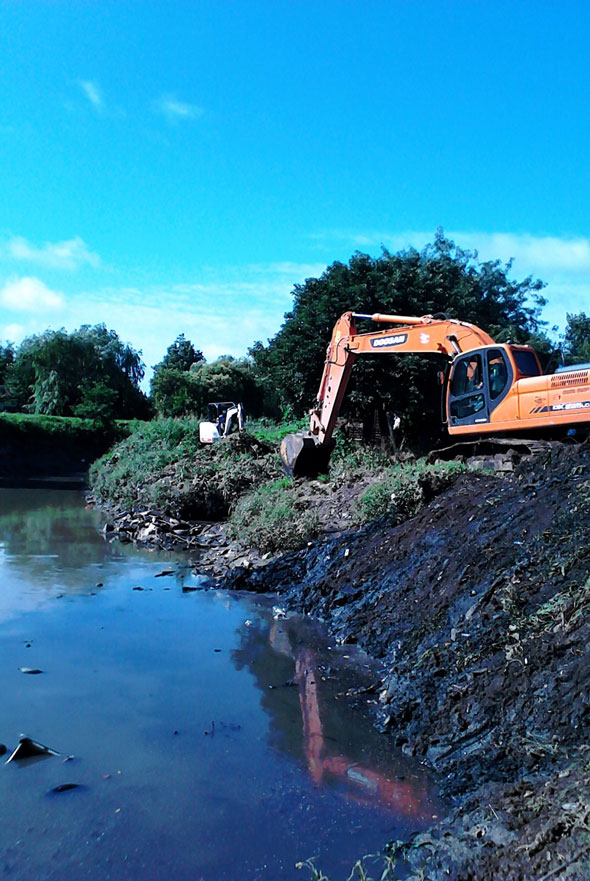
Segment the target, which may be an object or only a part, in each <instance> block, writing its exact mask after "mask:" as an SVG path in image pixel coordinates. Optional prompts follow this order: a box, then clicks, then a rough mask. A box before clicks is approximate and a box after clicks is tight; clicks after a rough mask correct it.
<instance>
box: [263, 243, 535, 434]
mask: <svg viewBox="0 0 590 881" xmlns="http://www.w3.org/2000/svg"><path fill="white" fill-rule="evenodd" d="M510 272H511V263H507V264H502V263H501V262H500V261H498V260H494V261H488V262H485V263H481V262H480V261H479V260H478V257H477V254H476V253H472V252H469V251H465V250H463V249H461V248H459V247H457V246H456V245H455V244H454V243H453V242H452V241H450V240H449V239H447V238H446V237H445V235H444V233H443V232H442V230H438V231H437V233H436V236H435V240H434V242H433V243H432V244H430V245H427V246H426V247H425V248H424V249H423V250H422V251H417V250H415V249H413V248H411V249H409V250H406V251H400V252H399V253H396V254H392V253H390V252H389V251H387V250H386V249H383V251H382V254H381V255H380V256H379V257H376V258H373V257H370V256H369V255H367V254H361V253H356V254H354V255H353V256H352V257H351V259H350V260H349V262H348V264H344V263H340V262H337V263H333V264H332V265H331V266H329V267H328V268H327V269H326V271H325V272H324V273H323V275H322V276H321V277H320V278H310V279H307V280H306V281H305V283H304V284H301V285H296V287H295V289H294V304H293V309H292V310H291V312H289V313H288V314H287V315H286V316H285V321H284V323H283V325H282V327H281V329H280V331H279V332H278V334H277V335H276V336H275V337H274V338H273V339H272V340H270V341H269V343H268V345H267V346H264V345H262V343H257V344H256V345H255V346H254V347H253V348H252V349H251V356H252V358H253V359H254V362H255V365H256V369H257V370H258V371H259V372H260V374H261V376H262V377H264V378H265V381H266V382H267V383H268V384H270V385H271V386H272V387H274V388H275V389H276V393H277V395H278V398H279V402H280V405H281V407H282V408H283V409H284V410H286V411H291V412H293V413H294V414H295V415H297V416H300V415H303V414H304V413H305V412H306V411H307V410H308V409H309V408H310V407H311V406H312V405H313V402H314V400H315V398H316V395H317V391H318V386H319V381H320V377H321V373H322V369H323V364H324V359H325V353H326V346H327V344H328V342H329V340H330V337H331V334H332V328H333V325H334V322H335V321H336V319H337V318H338V317H339V316H340V315H341V314H342V313H343V312H346V311H348V310H352V311H354V312H360V313H366V314H371V313H373V312H384V313H390V314H391V313H393V314H400V315H434V314H437V313H446V314H449V315H450V316H451V317H453V318H457V319H459V320H462V321H468V322H471V323H473V324H476V325H478V326H480V327H482V328H483V329H485V330H487V331H488V332H489V333H490V335H491V336H492V337H494V338H495V339H497V340H498V341H499V342H501V341H503V340H506V339H508V338H510V339H512V340H514V341H515V342H528V341H529V339H531V337H534V338H535V342H536V343H537V344H538V343H539V342H542V344H543V347H544V348H546V349H547V350H548V351H549V350H550V349H551V345H550V343H549V341H548V340H547V338H546V337H545V336H544V334H543V332H542V327H543V322H541V321H540V317H539V316H540V310H541V308H542V306H543V305H544V304H545V300H544V299H543V297H542V296H541V295H540V291H541V290H542V288H543V286H544V285H543V283H542V282H541V281H534V280H533V279H532V278H531V277H528V278H525V279H524V280H523V281H520V282H516V281H513V280H512V279H511V278H510ZM371 326H374V325H370V324H369V323H365V322H359V325H358V327H359V331H363V330H368V329H369V328H370V327H371ZM440 362H441V359H440V358H438V356H430V357H422V356H420V357H418V356H392V357H380V358H374V359H371V358H361V359H359V360H358V361H357V362H356V364H355V368H354V370H353V373H352V379H351V384H350V387H349V392H348V394H347V398H346V403H345V406H346V408H348V411H349V412H350V411H351V410H353V411H354V412H356V413H358V414H359V415H362V414H363V413H366V412H367V411H369V410H372V409H373V408H375V407H377V408H381V409H383V408H386V409H389V410H395V412H397V413H399V414H403V417H404V422H405V427H406V429H409V434H410V435H412V434H413V435H414V436H418V435H420V436H427V437H432V436H433V434H435V433H436V431H437V430H438V422H439V421H438V413H439V396H440V390H439V387H438V386H437V383H436V372H437V370H439V369H440V366H441V363H440Z"/></svg>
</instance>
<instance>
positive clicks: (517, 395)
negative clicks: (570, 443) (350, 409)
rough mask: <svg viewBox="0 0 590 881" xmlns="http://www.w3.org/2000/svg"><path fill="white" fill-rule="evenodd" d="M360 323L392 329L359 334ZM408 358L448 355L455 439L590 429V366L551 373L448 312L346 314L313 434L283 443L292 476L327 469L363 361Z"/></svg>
mask: <svg viewBox="0 0 590 881" xmlns="http://www.w3.org/2000/svg"><path fill="white" fill-rule="evenodd" d="M358 319H364V320H367V319H368V320H371V321H373V322H376V323H378V324H387V325H390V327H389V328H387V329H385V330H376V331H370V332H368V333H357V330H356V324H355V321H356V320H358ZM391 325H394V327H391ZM404 352H406V353H424V354H439V355H443V356H445V358H446V369H445V371H444V372H443V373H442V374H441V383H442V388H443V423H444V427H445V428H446V430H447V432H448V434H449V435H451V436H460V437H461V438H462V439H465V438H470V439H471V438H482V437H497V436H513V437H514V436H519V435H520V436H522V433H526V434H529V435H530V434H532V433H536V434H537V435H538V434H544V435H545V436H547V435H549V436H559V435H560V434H561V435H565V434H567V433H568V432H570V433H572V432H578V433H587V432H588V431H589V430H590V364H579V365H575V366H573V367H561V368H559V369H558V370H557V371H556V372H555V373H554V374H551V375H543V371H542V368H541V364H540V362H539V358H538V356H537V354H536V353H535V351H534V349H532V348H531V347H530V346H520V345H514V344H513V343H495V342H494V340H493V339H492V338H491V337H490V335H489V334H487V333H486V332H485V331H484V330H480V328H478V327H476V326H475V325H473V324H468V323H467V322H465V321H457V320H456V319H453V318H449V317H448V316H446V315H441V314H438V315H424V316H422V317H421V318H418V317H408V316H405V315H383V314H381V313H375V314H373V315H362V314H359V313H355V312H345V313H344V315H342V316H341V317H340V318H339V319H338V321H337V322H336V324H335V325H334V330H333V333H332V339H331V340H330V344H329V346H328V351H327V354H326V363H325V366H324V372H323V375H322V380H321V383H320V389H319V393H318V399H317V402H316V405H315V407H314V408H313V409H312V410H311V411H310V422H309V429H308V431H307V432H305V433H303V434H290V435H287V436H286V437H285V438H283V440H282V442H281V459H282V461H283V465H284V467H285V470H286V472H287V473H288V474H291V475H294V476H299V475H301V476H303V475H305V476H313V475H317V474H318V473H320V472H322V471H325V470H326V468H327V465H328V460H329V458H330V454H331V452H332V449H333V446H334V441H333V433H334V427H335V425H336V419H337V418H338V413H339V411H340V406H341V404H342V400H343V398H344V395H345V392H346V386H347V384H348V380H349V377H350V372H351V370H352V366H353V364H354V361H355V359H356V357H357V356H358V355H375V354H380V355H391V354H399V353H404Z"/></svg>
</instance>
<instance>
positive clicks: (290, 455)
mask: <svg viewBox="0 0 590 881" xmlns="http://www.w3.org/2000/svg"><path fill="white" fill-rule="evenodd" d="M333 449H334V442H333V441H329V442H327V443H323V444H320V443H318V442H317V441H316V440H315V438H313V437H311V435H309V434H287V435H286V436H285V437H284V438H283V440H282V441H281V461H282V463H283V468H284V469H285V474H287V475H288V476H289V477H311V478H313V477H317V476H318V474H326V473H327V471H328V462H329V461H330V455H331V453H332V450H333Z"/></svg>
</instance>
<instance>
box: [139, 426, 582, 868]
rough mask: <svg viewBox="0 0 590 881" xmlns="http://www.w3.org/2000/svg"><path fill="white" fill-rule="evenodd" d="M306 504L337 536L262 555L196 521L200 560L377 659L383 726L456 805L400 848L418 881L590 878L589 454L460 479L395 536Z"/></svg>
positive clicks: (546, 457)
mask: <svg viewBox="0 0 590 881" xmlns="http://www.w3.org/2000/svg"><path fill="white" fill-rule="evenodd" d="M301 492H307V493H309V495H310V504H311V503H312V499H313V497H314V496H316V497H317V498H318V499H323V500H324V501H323V502H320V506H321V504H323V505H324V507H325V508H326V509H328V508H330V509H331V520H330V524H331V527H330V528H332V529H335V531H334V532H333V534H331V535H330V534H329V533H327V532H326V533H325V534H324V536H323V538H321V539H320V540H318V541H316V542H314V543H313V544H312V545H311V546H310V547H308V548H306V549H304V550H302V551H298V552H294V553H290V554H284V555H282V556H278V557H275V558H270V559H268V558H267V559H266V560H265V559H263V558H262V556H261V555H257V554H252V553H250V552H248V551H247V550H245V549H243V548H240V547H239V546H236V545H235V544H231V543H228V542H227V541H226V540H225V538H224V534H223V527H222V526H220V525H216V526H215V527H208V529H209V532H207V528H205V529H204V530H203V528H202V526H201V525H195V524H193V525H190V524H189V525H188V526H187V528H188V529H189V531H190V529H194V530H195V533H194V535H193V536H192V538H193V539H194V544H195V546H194V547H192V548H191V553H192V554H196V553H197V551H199V557H200V559H198V560H197V559H195V565H196V566H197V568H199V569H200V570H201V571H202V570H206V571H208V572H211V573H213V574H214V575H215V574H216V573H223V577H224V580H225V583H226V584H228V585H229V586H231V587H232V588H235V589H248V590H256V591H261V592H264V591H278V592H279V593H280V594H281V595H282V598H283V600H284V602H285V604H286V606H287V607H288V608H291V609H295V610H299V611H303V612H306V613H308V614H311V615H314V616H316V617H319V618H322V619H324V620H325V621H326V622H327V623H328V626H329V627H330V630H331V632H332V633H333V634H334V635H335V636H336V638H337V639H338V641H339V642H341V643H356V644H358V645H360V646H361V647H362V648H364V649H365V650H366V651H368V652H369V653H370V654H372V655H373V656H375V657H377V658H380V659H381V660H382V661H383V663H384V664H385V668H386V670H387V673H386V674H385V676H384V677H383V680H382V682H381V684H380V686H379V689H378V691H379V707H380V709H379V713H378V720H377V721H378V724H379V725H380V726H381V727H382V728H383V729H384V730H387V731H388V732H389V734H390V737H391V738H392V742H393V743H394V744H397V745H401V746H402V747H403V749H404V751H405V752H406V753H407V754H408V755H411V756H415V757H419V758H420V759H422V760H425V761H426V762H427V763H428V764H430V765H431V766H432V767H433V768H435V769H436V770H438V771H439V772H441V773H442V774H444V778H445V782H444V789H445V792H446V794H447V795H448V796H450V797H451V798H452V799H453V800H454V803H455V805H456V807H455V811H454V813H453V814H452V816H451V817H450V818H448V819H447V820H446V821H444V822H443V823H441V824H439V825H436V826H433V827H432V828H431V829H430V830H429V831H428V832H427V833H423V834H421V835H418V836H415V837H413V838H411V839H409V840H407V841H405V842H401V843H399V844H398V845H396V847H398V849H399V850H400V851H402V852H403V853H404V854H405V855H406V856H407V857H408V858H409V860H410V862H411V864H412V865H413V866H414V869H415V876H416V878H418V877H424V878H432V879H438V878H448V877H452V878H455V879H462V881H468V879H474V881H475V879H478V881H481V879H490V881H491V879H494V881H497V879H506V881H513V879H546V878H559V879H569V881H572V879H587V878H588V877H590V824H589V822H588V818H589V817H590V748H589V747H588V746H587V742H586V731H587V726H588V723H589V721H590V663H589V661H590V659H589V657H588V652H589V651H590V649H589V648H588V642H589V639H588V637H589V627H590V624H589V619H588V611H590V574H589V570H590V565H589V564H590V548H589V546H588V528H589V525H590V449H589V447H588V445H587V444H585V445H582V446H579V447H572V448H568V447H563V446H559V445H557V446H554V447H551V448H549V449H547V450H545V451H544V452H542V453H540V454H538V455H535V456H531V457H528V458H526V459H523V460H522V461H521V462H520V463H517V464H516V465H515V468H514V471H513V472H512V473H508V474H505V475H504V476H503V477H501V478H499V477H498V476H496V475H493V474H487V473H483V474H482V473H479V474H475V473H466V474H464V475H462V476H460V477H459V478H458V480H457V482H456V483H455V484H454V485H453V486H452V487H451V488H449V489H447V490H445V491H444V492H443V493H442V494H441V495H439V496H438V497H436V498H434V499H433V500H432V501H431V502H430V504H428V505H427V506H426V507H424V508H423V509H422V510H421V511H420V513H419V514H418V515H417V516H415V517H413V518H412V519H410V520H408V521H406V522H405V523H402V524H400V525H398V526H392V525H389V524H388V523H387V522H376V523H372V524H370V525H368V526H365V527H363V528H362V529H354V528H353V529H351V528H350V527H349V528H347V524H346V520H345V518H343V517H338V516H337V514H338V512H340V513H341V514H344V513H346V509H347V507H348V508H349V507H350V504H351V498H352V495H354V488H348V496H347V497H346V498H345V499H344V500H343V501H342V503H340V502H339V501H338V498H337V494H336V495H333V494H332V495H330V498H329V502H326V499H327V498H328V495H329V494H331V493H332V490H328V489H326V488H323V487H321V485H320V486H318V485H317V484H316V485H312V486H311V487H307V488H306V489H302V490H301ZM154 516H156V515H154ZM335 517H336V524H337V525H336V527H335V526H334V522H335V519H334V518H335ZM185 526H186V525H183V526H182V527H181V528H184V527H185ZM207 543H208V546H205V547H203V545H207ZM197 545H198V546H199V547H197ZM421 873H423V874H421Z"/></svg>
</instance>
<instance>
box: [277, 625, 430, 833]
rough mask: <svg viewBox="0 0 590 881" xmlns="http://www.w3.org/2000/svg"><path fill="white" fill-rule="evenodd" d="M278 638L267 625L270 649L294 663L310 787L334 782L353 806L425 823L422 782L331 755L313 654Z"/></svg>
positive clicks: (426, 808)
mask: <svg viewBox="0 0 590 881" xmlns="http://www.w3.org/2000/svg"><path fill="white" fill-rule="evenodd" d="M282 623H283V624H284V622H282ZM280 633H281V630H279V628H278V626H277V622H273V625H272V626H271V629H270V634H269V638H270V642H271V645H272V646H273V648H274V649H275V650H278V651H280V652H281V653H282V654H289V656H290V657H292V658H294V661H295V681H296V683H297V686H298V689H299V702H300V705H301V715H302V719H303V748H304V753H305V758H306V761H307V767H308V769H309V773H310V775H311V777H312V779H313V781H314V783H316V784H317V785H320V784H322V783H325V782H327V781H328V780H330V779H332V780H338V782H340V783H343V784H344V785H345V787H346V797H347V798H351V799H353V800H354V801H357V802H361V803H364V804H375V803H378V804H380V805H381V806H382V807H384V808H386V809H387V810H389V811H392V812H393V813H395V814H396V815H398V816H403V817H406V818H408V819H415V820H420V819H430V818H431V817H432V816H433V804H432V801H431V799H430V797H429V793H428V789H427V785H426V781H425V780H420V779H419V778H412V779H411V780H409V781H408V780H400V779H398V778H397V777H396V776H394V775H391V776H389V775H387V774H384V773H382V772H380V771H377V770H374V769H373V768H368V767H366V766H365V765H362V764H360V763H359V762H356V761H354V760H353V759H351V758H350V757H349V756H347V755H344V754H342V753H338V752H335V750H334V748H333V747H331V746H330V744H329V743H328V742H327V741H326V738H325V737H324V731H323V725H322V717H321V710H320V701H319V694H318V684H317V676H318V662H317V659H316V656H315V653H314V651H313V649H311V648H308V647H300V648H297V649H295V650H293V649H292V648H291V646H290V645H289V643H288V640H286V639H284V638H281V636H280V635H279V634H280ZM287 646H288V648H287Z"/></svg>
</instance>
